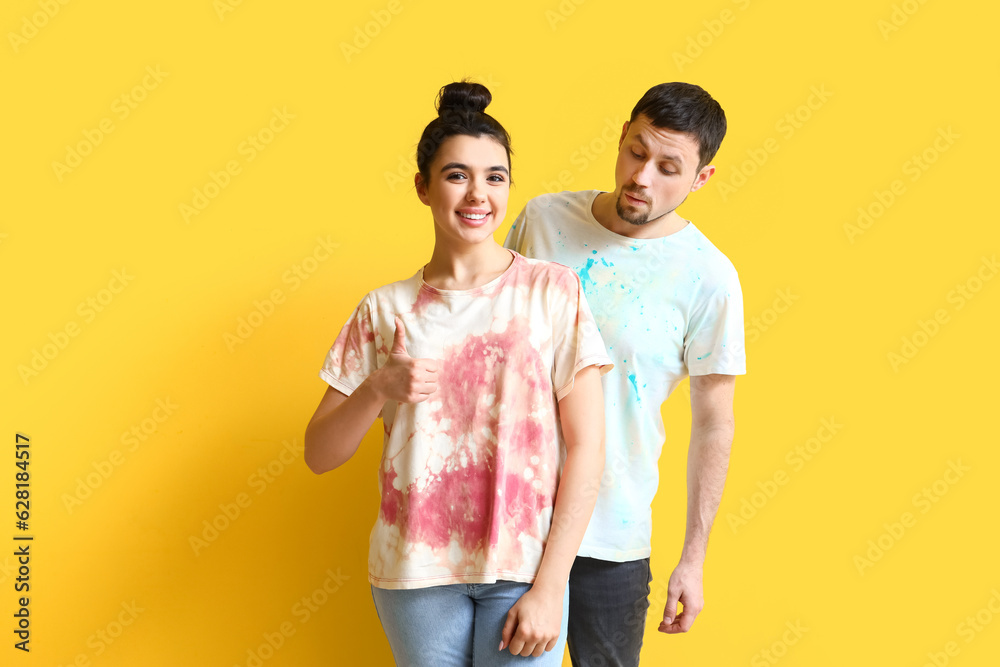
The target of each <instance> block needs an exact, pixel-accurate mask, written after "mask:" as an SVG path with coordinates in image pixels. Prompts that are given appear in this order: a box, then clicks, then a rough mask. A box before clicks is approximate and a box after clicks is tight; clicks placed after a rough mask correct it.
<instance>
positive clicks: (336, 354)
mask: <svg viewBox="0 0 1000 667" xmlns="http://www.w3.org/2000/svg"><path fill="white" fill-rule="evenodd" d="M375 370H377V356H376V347H375V322H374V318H373V308H372V305H371V295H370V294H369V295H368V296H366V297H365V298H364V299H362V301H361V303H359V304H358V306H357V308H355V309H354V312H353V313H352V314H351V317H350V319H349V320H348V321H347V324H345V325H344V328H343V329H341V330H340V335H339V336H337V340H335V341H334V342H333V346H332V347H331V348H330V351H329V352H328V353H327V355H326V361H325V362H324V363H323V368H321V369H320V372H319V376H320V377H321V378H322V379H323V380H325V381H326V382H327V383H328V384H329V385H330V386H331V387H333V388H334V389H336V390H338V391H340V392H343V393H344V394H346V395H348V396H350V395H351V393H353V392H354V390H355V389H357V388H358V387H359V386H360V385H361V383H362V382H364V380H365V378H367V377H368V376H369V375H371V374H372V373H374V372H375Z"/></svg>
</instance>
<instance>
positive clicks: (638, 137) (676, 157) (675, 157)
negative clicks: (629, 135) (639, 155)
mask: <svg viewBox="0 0 1000 667" xmlns="http://www.w3.org/2000/svg"><path fill="white" fill-rule="evenodd" d="M635 140H636V141H638V142H639V143H640V144H642V147H643V148H645V149H646V150H647V151H648V150H649V145H648V144H647V143H646V140H645V139H643V138H642V135H641V134H637V135H635ZM660 157H661V158H663V159H664V160H670V161H671V162H676V163H678V164H683V163H684V160H683V159H682V158H681V156H680V155H677V154H676V153H661V154H660Z"/></svg>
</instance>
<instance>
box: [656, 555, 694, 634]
mask: <svg viewBox="0 0 1000 667" xmlns="http://www.w3.org/2000/svg"><path fill="white" fill-rule="evenodd" d="M701 579H702V567H701V565H698V564H688V563H681V564H680V565H678V566H677V567H675V568H674V571H673V572H671V573H670V582H669V583H668V584H667V604H666V606H664V608H663V621H662V622H661V623H660V627H659V631H660V632H665V633H667V634H668V635H673V634H677V633H678V632H687V631H688V630H690V629H691V626H692V625H694V619H695V618H696V617H697V616H698V614H700V613H701V610H702V609H703V608H704V606H705V598H704V595H703V592H702V584H701ZM678 601H680V603H681V604H682V605H684V610H683V611H682V612H681V613H680V615H678V614H677V602H678Z"/></svg>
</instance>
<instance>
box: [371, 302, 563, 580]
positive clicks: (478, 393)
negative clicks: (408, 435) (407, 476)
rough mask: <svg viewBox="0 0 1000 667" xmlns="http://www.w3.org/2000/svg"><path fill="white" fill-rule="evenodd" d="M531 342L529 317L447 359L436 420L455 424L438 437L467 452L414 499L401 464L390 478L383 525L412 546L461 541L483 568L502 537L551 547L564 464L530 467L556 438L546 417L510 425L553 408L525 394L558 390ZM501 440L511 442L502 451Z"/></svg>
mask: <svg viewBox="0 0 1000 667" xmlns="http://www.w3.org/2000/svg"><path fill="white" fill-rule="evenodd" d="M529 335H530V330H529V327H528V324H527V322H526V320H525V319H524V318H523V316H516V317H515V318H514V319H513V320H512V321H511V322H509V323H508V325H507V328H506V330H505V331H504V332H502V333H495V332H492V331H491V332H487V333H485V334H483V335H480V336H469V337H467V338H466V339H465V341H463V343H462V344H460V345H457V346H454V347H453V348H451V349H449V350H446V352H445V354H444V355H443V356H444V358H443V362H442V369H441V373H440V376H439V388H438V395H436V396H434V398H433V399H432V400H436V401H440V406H439V407H437V408H436V409H434V410H433V411H432V412H431V414H430V416H429V418H430V419H432V420H433V421H434V422H436V423H437V424H439V425H440V424H444V425H445V428H443V429H432V430H435V431H436V432H442V433H444V434H446V435H447V436H448V437H449V438H450V439H451V440H452V442H454V443H456V444H457V445H458V447H457V449H456V451H455V452H453V453H452V454H450V455H449V456H448V457H447V458H446V459H445V461H444V464H443V466H442V468H441V470H440V471H439V472H438V473H436V474H434V473H430V471H429V470H428V478H427V479H428V480H429V481H427V483H426V484H425V485H421V488H419V489H418V488H417V486H416V485H414V484H411V485H409V487H408V488H407V489H406V492H405V493H404V492H403V491H401V490H399V489H396V488H395V487H394V486H393V480H395V479H396V472H395V471H394V470H393V469H392V462H391V461H389V462H388V463H389V465H388V466H387V467H388V470H385V469H383V473H382V474H383V476H382V497H383V499H382V512H381V514H382V519H383V521H384V522H385V523H386V524H389V525H396V526H397V527H398V528H399V529H400V531H401V533H404V534H405V535H406V538H405V539H406V540H407V541H408V542H411V543H414V542H420V543H424V544H426V545H428V546H430V547H431V548H433V549H444V548H446V547H448V546H449V544H450V543H451V541H452V540H453V539H454V540H456V541H457V542H458V544H459V545H461V547H462V548H463V550H464V552H465V556H466V559H467V560H472V561H474V560H476V559H475V558H473V556H474V555H475V554H476V553H477V552H481V551H482V550H483V549H484V548H485V547H486V545H487V544H488V545H489V546H490V547H495V546H497V544H499V543H500V541H501V540H502V539H503V540H505V539H509V540H511V541H513V542H514V543H515V544H516V541H517V539H518V537H519V536H520V535H522V534H523V535H527V536H529V537H532V538H534V539H536V540H539V541H543V540H544V537H545V536H544V535H542V534H540V529H539V514H540V513H541V512H542V511H543V510H545V509H546V508H548V507H551V505H552V502H553V492H552V491H553V489H554V487H555V482H554V477H555V475H556V474H557V472H556V467H557V465H558V463H557V461H555V460H552V461H548V459H549V458H551V457H549V456H543V458H545V459H546V462H547V463H548V464H549V465H547V466H544V467H543V466H541V465H539V466H533V465H530V464H529V461H530V459H531V457H532V456H535V455H537V454H539V453H540V450H541V447H540V443H543V442H546V441H550V440H551V437H549V438H546V437H545V430H546V429H545V427H543V425H542V424H541V423H540V422H539V421H538V418H537V417H536V418H531V417H529V418H522V419H520V420H518V421H516V422H511V419H510V417H515V418H516V417H519V416H522V415H525V414H529V415H530V414H536V415H538V413H542V414H544V413H545V411H546V410H548V411H549V412H551V410H552V408H553V406H552V405H551V404H549V405H524V406H521V405H518V403H520V402H521V401H522V400H523V397H525V396H529V397H530V396H546V395H549V396H550V395H551V391H552V389H551V383H550V382H549V377H548V373H547V372H546V368H545V364H544V363H543V362H542V359H541V358H540V356H539V354H538V352H537V351H536V350H535V349H534V348H533V347H532V346H531V344H530V341H529V338H528V337H529ZM542 384H544V387H540V385H542ZM522 387H524V388H525V389H523V390H522V389H521V388H522ZM497 396H506V397H507V399H508V401H510V404H509V405H505V406H500V408H501V409H499V410H498V409H497V406H495V405H494V404H493V401H495V400H497V399H496V398H495V397H497ZM491 397H492V401H491V400H488V399H490V398H491ZM498 442H501V443H504V444H503V448H502V449H501V450H500V452H499V453H498V451H497V443H498ZM536 460H539V461H540V459H536ZM529 467H530V468H532V471H531V475H530V476H529V477H526V476H525V471H526V468H529ZM536 467H537V471H536V470H534V469H535V468H536ZM536 480H537V482H536ZM536 487H537V488H536ZM510 565H511V566H512V567H516V566H517V565H518V563H510Z"/></svg>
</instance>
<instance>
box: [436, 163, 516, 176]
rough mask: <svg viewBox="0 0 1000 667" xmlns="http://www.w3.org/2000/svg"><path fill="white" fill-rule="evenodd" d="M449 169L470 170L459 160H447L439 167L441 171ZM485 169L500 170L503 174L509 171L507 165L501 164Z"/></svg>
mask: <svg viewBox="0 0 1000 667" xmlns="http://www.w3.org/2000/svg"><path fill="white" fill-rule="evenodd" d="M449 169H462V170H463V171H470V169H469V165H466V164H462V163H461V162H449V163H448V164H446V165H445V166H443V167H441V171H448V170H449ZM486 171H502V172H503V173H505V174H509V173H510V172H509V171H508V170H507V167H505V166H503V165H502V164H498V165H494V166H492V167H490V168H489V169H487V170H486Z"/></svg>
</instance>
